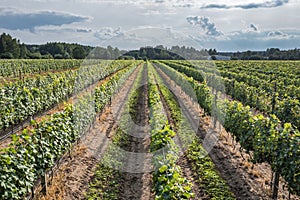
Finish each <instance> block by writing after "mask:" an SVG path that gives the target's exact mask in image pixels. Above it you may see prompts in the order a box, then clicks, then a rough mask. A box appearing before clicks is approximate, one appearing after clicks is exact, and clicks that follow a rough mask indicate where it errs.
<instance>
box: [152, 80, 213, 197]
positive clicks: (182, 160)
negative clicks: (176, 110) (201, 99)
mask: <svg viewBox="0 0 300 200" xmlns="http://www.w3.org/2000/svg"><path fill="white" fill-rule="evenodd" d="M155 81H156V80H155ZM156 83H157V81H156ZM158 90H159V95H160V99H161V101H162V103H163V106H164V110H165V112H166V115H167V118H168V121H169V123H170V125H171V127H172V128H173V130H175V132H176V130H177V127H175V122H174V119H173V118H172V117H171V111H170V108H169V107H168V104H167V101H166V99H165V98H164V96H163V94H162V92H161V89H160V85H158ZM178 139H179V140H180V138H179V137H178ZM177 164H178V165H179V166H180V168H181V169H182V175H183V177H185V178H186V179H187V180H188V181H189V182H191V183H192V184H193V187H192V192H193V193H194V194H195V197H194V198H193V199H195V200H197V199H202V200H206V199H207V200H208V199H209V197H207V195H205V193H204V191H203V190H202V188H200V187H199V185H198V184H197V183H196V182H195V180H196V177H195V175H194V174H193V172H192V170H191V169H192V166H191V164H190V163H189V162H188V158H187V155H186V153H184V154H183V155H181V156H180V157H179V159H178V163H177Z"/></svg>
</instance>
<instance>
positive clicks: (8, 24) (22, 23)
mask: <svg viewBox="0 0 300 200" xmlns="http://www.w3.org/2000/svg"><path fill="white" fill-rule="evenodd" d="M88 19H89V18H88V17H84V16H79V15H74V14H69V13H62V12H55V11H40V12H33V13H22V12H19V11H18V10H13V9H5V8H2V9H0V28H5V29H9V30H30V31H31V32H34V29H35V28H36V27H40V26H61V25H64V24H72V23H74V22H84V21H87V20H88Z"/></svg>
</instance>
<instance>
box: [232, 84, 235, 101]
mask: <svg viewBox="0 0 300 200" xmlns="http://www.w3.org/2000/svg"><path fill="white" fill-rule="evenodd" d="M234 82H235V81H234V80H233V81H232V94H231V96H232V98H233V99H234V93H235V92H234V84H235V83H234Z"/></svg>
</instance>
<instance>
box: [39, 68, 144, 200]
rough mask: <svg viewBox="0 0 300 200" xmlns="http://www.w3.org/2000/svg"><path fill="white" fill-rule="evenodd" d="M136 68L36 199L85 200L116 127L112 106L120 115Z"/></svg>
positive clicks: (135, 74) (134, 77)
mask: <svg viewBox="0 0 300 200" xmlns="http://www.w3.org/2000/svg"><path fill="white" fill-rule="evenodd" d="M139 70H140V67H138V68H137V69H136V70H135V71H134V72H133V74H132V75H131V76H130V77H129V78H128V79H127V80H126V81H125V83H124V84H123V87H122V88H121V89H120V91H119V92H118V93H117V94H116V95H115V96H114V98H113V100H112V102H111V104H110V105H107V106H106V107H105V109H104V111H103V112H102V113H101V114H100V115H99V117H97V120H96V122H95V124H94V127H93V128H92V129H91V130H90V131H88V132H87V134H86V135H85V136H84V137H83V138H82V139H81V141H80V142H79V144H78V145H77V146H76V147H75V150H74V151H73V152H72V153H71V157H72V158H71V159H66V160H65V162H63V164H62V165H61V166H60V167H59V169H58V171H57V172H56V173H55V174H56V175H55V176H54V178H53V181H52V183H51V184H50V185H49V188H48V194H47V196H43V197H40V198H39V199H49V200H50V199H62V200H73V199H85V193H86V192H87V190H88V186H89V182H90V180H91V179H92V177H93V172H94V170H95V167H96V165H97V164H98V162H99V158H101V156H102V155H103V153H104V152H105V150H106V148H107V146H108V144H109V142H110V141H109V140H110V139H109V138H110V137H111V136H112V134H113V133H114V130H115V129H116V127H117V123H116V120H117V118H118V117H119V116H116V115H114V114H113V113H112V109H114V110H117V111H118V113H117V115H119V114H121V110H122V109H123V106H124V103H125V102H126V99H127V97H128V94H129V92H130V90H131V88H132V85H133V83H134V80H135V79H136V76H137V74H138V71H139Z"/></svg>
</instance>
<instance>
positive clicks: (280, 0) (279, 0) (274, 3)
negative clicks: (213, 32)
mask: <svg viewBox="0 0 300 200" xmlns="http://www.w3.org/2000/svg"><path fill="white" fill-rule="evenodd" d="M288 2H289V0H271V1H265V2H263V3H248V4H238V5H226V4H208V5H205V6H202V7H201V9H211V8H215V9H231V8H240V9H254V8H275V7H279V6H283V5H284V4H287V3H288Z"/></svg>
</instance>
